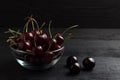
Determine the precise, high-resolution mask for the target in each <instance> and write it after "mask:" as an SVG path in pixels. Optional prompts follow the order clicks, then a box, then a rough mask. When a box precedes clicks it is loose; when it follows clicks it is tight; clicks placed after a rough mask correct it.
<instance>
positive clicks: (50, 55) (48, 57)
mask: <svg viewBox="0 0 120 80" xmlns="http://www.w3.org/2000/svg"><path fill="white" fill-rule="evenodd" d="M53 58H54V54H53V52H50V51H47V52H45V54H44V57H43V61H44V62H45V63H51V62H52V60H53Z"/></svg>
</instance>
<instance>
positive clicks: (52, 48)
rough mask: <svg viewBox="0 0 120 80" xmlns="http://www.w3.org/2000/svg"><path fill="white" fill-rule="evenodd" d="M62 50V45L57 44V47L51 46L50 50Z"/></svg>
mask: <svg viewBox="0 0 120 80" xmlns="http://www.w3.org/2000/svg"><path fill="white" fill-rule="evenodd" d="M60 48H61V46H60V45H58V44H55V45H52V46H51V48H50V50H51V51H54V50H58V49H60Z"/></svg>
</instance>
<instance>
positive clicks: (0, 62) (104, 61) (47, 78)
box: [0, 28, 120, 80]
mask: <svg viewBox="0 0 120 80" xmlns="http://www.w3.org/2000/svg"><path fill="white" fill-rule="evenodd" d="M5 30H6V28H4V29H3V28H0V50H1V52H0V80H120V29H80V28H78V29H74V30H73V31H72V32H73V34H74V37H73V38H72V39H71V40H69V41H68V42H67V43H66V44H65V52H64V55H63V56H62V58H61V59H60V61H59V62H58V63H57V64H56V65H55V66H54V67H53V68H51V69H49V70H48V71H30V70H26V69H24V68H22V67H21V66H20V65H19V64H18V63H17V62H16V61H15V59H14V57H13V55H12V54H11V53H10V49H9V47H8V45H7V44H6V42H5V39H6V37H7V36H6V35H5V34H4V33H3V32H4V31H5ZM53 30H56V31H59V32H61V31H62V30H63V29H61V28H56V29H53ZM69 55H76V56H77V57H78V59H79V63H80V64H81V63H82V60H83V59H84V58H85V57H87V56H91V57H94V58H95V60H96V66H95V68H94V69H93V70H92V71H83V70H81V72H80V73H79V74H78V75H72V74H70V72H69V70H68V69H67V68H66V67H65V64H66V58H67V57H68V56H69Z"/></svg>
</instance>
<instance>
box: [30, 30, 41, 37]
mask: <svg viewBox="0 0 120 80" xmlns="http://www.w3.org/2000/svg"><path fill="white" fill-rule="evenodd" d="M31 33H32V34H33V36H35V35H39V34H40V31H39V30H36V29H35V30H32V32H31Z"/></svg>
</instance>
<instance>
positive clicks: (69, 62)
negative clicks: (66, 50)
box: [66, 56, 78, 67]
mask: <svg viewBox="0 0 120 80" xmlns="http://www.w3.org/2000/svg"><path fill="white" fill-rule="evenodd" d="M76 62H78V59H77V57H76V56H69V57H68V58H67V61H66V63H67V67H70V66H71V65H73V64H74V63H76Z"/></svg>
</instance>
